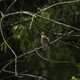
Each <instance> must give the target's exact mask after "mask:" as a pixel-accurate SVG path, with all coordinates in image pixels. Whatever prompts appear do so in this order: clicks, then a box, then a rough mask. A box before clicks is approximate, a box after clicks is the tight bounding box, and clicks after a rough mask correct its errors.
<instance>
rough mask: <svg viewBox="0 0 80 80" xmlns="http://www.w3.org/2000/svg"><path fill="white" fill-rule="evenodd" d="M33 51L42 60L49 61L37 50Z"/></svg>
mask: <svg viewBox="0 0 80 80" xmlns="http://www.w3.org/2000/svg"><path fill="white" fill-rule="evenodd" d="M35 52H36V54H37V55H38V56H39V57H40V58H41V59H43V60H44V61H48V62H49V60H48V59H47V58H44V57H43V56H42V55H40V54H39V53H38V51H37V50H36V51H35Z"/></svg>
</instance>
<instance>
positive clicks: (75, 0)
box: [40, 0, 80, 12]
mask: <svg viewBox="0 0 80 80" xmlns="http://www.w3.org/2000/svg"><path fill="white" fill-rule="evenodd" d="M79 1H80V0H72V1H65V2H59V3H55V4H52V5H50V6H48V7H46V8H44V9H41V10H40V11H41V12H43V11H46V10H48V9H50V8H52V7H55V6H59V5H64V4H71V3H76V2H79Z"/></svg>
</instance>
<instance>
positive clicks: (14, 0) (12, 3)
mask: <svg viewBox="0 0 80 80" xmlns="http://www.w3.org/2000/svg"><path fill="white" fill-rule="evenodd" d="M15 2H16V0H13V2H11V4H10V5H9V6H8V8H7V9H6V11H5V13H6V12H8V11H9V9H10V8H11V7H12V6H13V5H14V3H15Z"/></svg>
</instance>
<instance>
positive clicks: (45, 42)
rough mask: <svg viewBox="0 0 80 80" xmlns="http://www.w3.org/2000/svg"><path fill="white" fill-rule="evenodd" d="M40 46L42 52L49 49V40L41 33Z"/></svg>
mask: <svg viewBox="0 0 80 80" xmlns="http://www.w3.org/2000/svg"><path fill="white" fill-rule="evenodd" d="M41 46H42V48H43V50H47V49H48V47H49V38H48V36H47V35H46V34H45V32H41Z"/></svg>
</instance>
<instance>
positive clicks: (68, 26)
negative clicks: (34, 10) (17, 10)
mask: <svg viewBox="0 0 80 80" xmlns="http://www.w3.org/2000/svg"><path fill="white" fill-rule="evenodd" d="M37 16H39V17H41V18H43V19H46V20H48V21H51V22H53V23H56V24H59V25H62V26H65V27H67V28H71V29H74V30H77V31H80V29H79V28H77V27H73V26H71V25H68V24H65V23H61V22H59V21H56V20H54V19H49V18H47V17H43V16H41V15H37Z"/></svg>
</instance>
